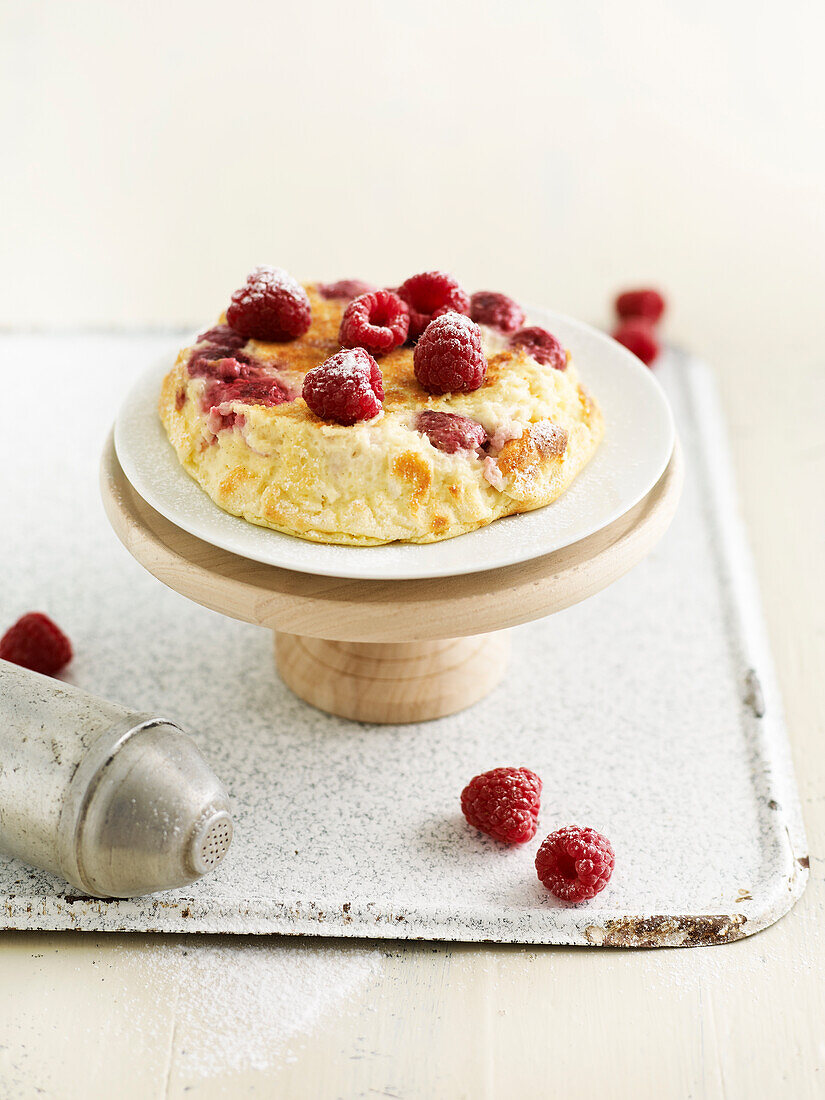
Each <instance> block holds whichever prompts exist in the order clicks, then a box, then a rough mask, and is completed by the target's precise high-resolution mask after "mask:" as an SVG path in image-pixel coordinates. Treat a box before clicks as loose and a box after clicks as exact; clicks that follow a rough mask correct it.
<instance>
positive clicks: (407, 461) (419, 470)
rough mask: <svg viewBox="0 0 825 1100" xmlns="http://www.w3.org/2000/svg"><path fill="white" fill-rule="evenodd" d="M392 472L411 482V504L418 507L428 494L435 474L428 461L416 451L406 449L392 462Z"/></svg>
mask: <svg viewBox="0 0 825 1100" xmlns="http://www.w3.org/2000/svg"><path fill="white" fill-rule="evenodd" d="M392 472H393V473H394V474H397V475H398V477H400V478H401V479H402V480H403V481H407V482H409V483H410V486H411V488H412V492H411V494H410V504H411V505H412V506H413V508H417V507H418V506H419V504H421V502H422V501H423V500H424V498H425V497H426V496H427V493H428V491H429V489H430V486H431V484H432V480H433V476H432V473H431V471H430V467H429V466H428V465H427V463H426V462H425V461H424V460H423V459H422V458H421V457H420V456H419V455H417V454H416V453H415V452H414V451H405V452H404V453H403V454H401V455H399V456H398V458H396V460H395V462H393V464H392Z"/></svg>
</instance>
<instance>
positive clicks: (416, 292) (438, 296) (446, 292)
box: [398, 271, 470, 340]
mask: <svg viewBox="0 0 825 1100" xmlns="http://www.w3.org/2000/svg"><path fill="white" fill-rule="evenodd" d="M398 296H399V297H400V298H403V299H404V301H405V302H406V303H407V305H408V306H409V307H410V339H411V340H417V339H418V337H419V336H420V335H421V333H422V332H423V331H424V329H425V328H426V327H427V325H428V324H429V323H430V321H432V320H433V318H434V317H440V316H441V314H442V313H447V312H448V311H449V310H455V312H456V313H469V312H470V298H469V296H468V295H467V293H466V291H464V290H462V289H461V287H460V286H459V285H458V283H457V282H456V281H455V279H454V278H453V277H452V275H447V274H445V273H444V272H443V271H425V272H423V273H422V274H421V275H413V276H412V277H411V278H409V279H407V280H406V282H403V283H402V284H401V286H400V287H399V288H398Z"/></svg>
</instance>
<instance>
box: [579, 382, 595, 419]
mask: <svg viewBox="0 0 825 1100" xmlns="http://www.w3.org/2000/svg"><path fill="white" fill-rule="evenodd" d="M576 389H577V390H578V391H579V404H580V405H581V408H582V414H583V416H584V421H585V423H586V424H589V423H590V418H591V417H592V415H593V408H594V405H593V398H592V397H591V396H590V394H589V393H588V392H587V390H586V389H585V388H584V386H583V385H582V384H581V382H579V384H578V386H577V387H576Z"/></svg>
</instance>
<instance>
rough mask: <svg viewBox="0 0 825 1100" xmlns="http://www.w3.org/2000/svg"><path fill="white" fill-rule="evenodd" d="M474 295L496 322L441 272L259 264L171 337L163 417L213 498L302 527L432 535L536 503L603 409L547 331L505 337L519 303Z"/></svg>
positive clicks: (264, 521) (566, 468)
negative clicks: (311, 275)
mask: <svg viewBox="0 0 825 1100" xmlns="http://www.w3.org/2000/svg"><path fill="white" fill-rule="evenodd" d="M273 272H277V274H272V273H273ZM296 287H297V290H296ZM485 294H487V292H485ZM502 297H503V296H502ZM482 304H483V301H482ZM487 307H488V308H489V309H491V310H492V312H488V313H486V314H485V316H487V318H488V320H490V321H493V322H495V323H489V324H488V323H486V322H484V321H479V322H476V321H474V320H472V319H471V318H470V317H469V316H467V314H468V313H469V311H470V308H471V306H470V298H469V296H468V295H467V294H466V293H465V292H464V291H463V290H462V289H461V287H460V286H459V284H458V283H457V282H456V280H455V279H453V278H452V277H451V276H449V275H446V274H444V273H443V272H425V273H424V274H422V275H415V276H413V277H412V278H411V279H407V280H406V281H405V282H402V283H401V285H400V286H399V288H398V290H397V291H387V290H383V291H373V290H372V289H371V288H369V287H367V286H365V284H363V283H361V282H357V281H355V280H345V281H344V282H343V283H339V284H324V285H321V284H312V283H310V284H307V285H305V286H300V284H298V283H295V281H294V280H293V279H292V278H291V277H290V276H288V275H286V274H285V273H284V272H278V269H275V268H264V269H258V270H257V271H255V272H253V273H252V275H251V276H250V279H249V280H248V281H247V283H246V285H245V287H244V288H242V290H240V291H238V292H236V294H235V295H233V298H232V301H231V302H230V303H229V308H228V309H227V312H226V314H225V315H223V316H221V317H219V318H218V319H217V321H216V322H215V323H214V324H213V325H212V326H211V327H209V328H206V329H205V330H204V331H203V332H202V333H201V335H200V336H199V337H197V339H196V340H195V341H194V342H193V343H191V344H190V345H189V346H187V347H185V348H183V349H182V350H181V352H180V354H179V355H178V358H177V362H176V363H175V364H174V366H172V367H171V369H170V370H169V372H168V374H167V376H166V378H165V379H164V382H163V387H162V393H161V397H160V406H159V408H160V415H161V419H162V422H163V424H164V427H165V429H166V432H167V435H168V437H169V440H170V442H171V443H172V446H173V447H174V449H175V451H176V453H177V455H178V458H179V460H180V462H181V465H182V466H183V468H184V469H185V470H186V471H187V473H189V474H190V475H191V476H192V477H193V478H194V479H195V480H196V481H197V483H198V484H199V485H200V486H201V487H202V488H203V489H204V491H205V492H207V493H208V494H209V496H210V497H211V498H212V500H214V501H215V503H216V504H217V505H219V506H220V507H221V508H223V509H224V510H225V511H227V512H231V513H232V514H233V515H236V516H241V517H243V518H244V519H246V520H248V521H249V522H251V523H256V524H259V525H260V526H263V527H269V528H272V529H273V530H276V531H283V532H286V533H288V534H292V535H297V536H299V537H301V538H306V539H312V540H315V541H318V542H329V543H340V544H344V545H355V546H359V545H360V546H372V545H378V544H380V543H386V542H393V541H396V540H398V541H405V542H421V543H426V542H436V541H440V540H441V539H447V538H453V537H454V536H456V535H461V534H463V533H465V532H467V531H472V530H474V529H475V528H477V527H483V526H484V525H486V524H489V523H492V522H493V521H495V520H496V519H498V518H500V517H502V516H507V515H511V514H513V513H515V512H526V511H530V510H532V509H534V508H541V507H543V506H544V505H546V504H549V503H550V502H551V501H553V500H555V499H556V497H558V496H559V495H560V494H561V493H563V492H564V491H565V489H566V488H567V487H568V486H569V485H570V484H571V482H572V481H573V479H574V478H575V477H576V475H577V474H578V473H579V471H580V470H581V469H582V468H583V467H584V466H585V465H586V464H587V463H588V462H589V460H590V458H591V457H592V455H593V453H594V452H595V450H596V448H597V446H598V444H599V440H600V438H601V435H602V431H603V426H602V417H601V413H600V411H599V408H598V405H597V404H596V402H595V401H594V400H593V399H592V398H591V397H590V396H589V394H588V393H587V392H586V390H585V389H584V387H583V386H582V385H581V383H580V381H579V378H578V375H577V372H576V367H575V365H574V364H573V363H572V362H569V363H568V356H567V354H566V353H565V351H564V348H562V346H561V344H560V343H559V342H558V340H556V338H555V337H553V336H552V335H551V334H550V333H547V332H545V330H543V329H535V328H526V329H525V328H522V329H520V330H519V329H517V330H516V331H515V333H511V334H508V333H507V332H506V326H507V325H508V324H512V323H514V319H515V318H516V316H517V315H518V307H517V306H516V307H515V311H514V310H513V309H512V308H511V307H510V306H507V307H506V310H505V312H504V313H502V312H501V309H503V308H504V307H503V305H502V302H501V301H499V300H498V298H497V299H496V301H495V302H493V303H490V302H489V301H488V302H487ZM479 308H480V307H479ZM406 315H408V316H409V328H408V330H407V341H410V340H413V341H414V340H416V339H417V340H418V343H417V344H416V345H415V346H414V347H413V346H411V344H410V343H409V342H407V343H404V342H403V341H404V336H403V329H404V321H405V319H406ZM479 316H480V315H479ZM508 318H510V319H509V320H508ZM519 320H520V318H519ZM413 322H415V324H413ZM305 326H306V327H305ZM425 330H426V331H425ZM525 334H527V335H525ZM531 334H532V335H531ZM419 337H420V339H419ZM342 344H345V345H347V344H351V345H353V346H351V347H346V346H345V347H343V348H342ZM374 356H380V368H379V366H378V364H377V363H376V362H375V359H374ZM548 359H549V366H551V367H552V366H556V367H559V368H561V369H548ZM565 368H566V369H565Z"/></svg>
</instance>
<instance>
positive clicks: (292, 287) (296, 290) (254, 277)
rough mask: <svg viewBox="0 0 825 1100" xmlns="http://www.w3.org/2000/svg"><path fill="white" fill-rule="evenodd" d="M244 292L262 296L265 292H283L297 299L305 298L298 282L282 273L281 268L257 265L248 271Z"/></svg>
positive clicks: (286, 272) (285, 272)
mask: <svg viewBox="0 0 825 1100" xmlns="http://www.w3.org/2000/svg"><path fill="white" fill-rule="evenodd" d="M244 289H245V292H246V293H247V294H248V293H249V292H250V291H251V292H252V293H253V294H257V293H260V294H264V293H265V292H266V291H267V290H285V291H288V292H289V293H290V294H296V295H297V296H298V297H305V295H306V292H305V290H304V288H303V287H302V286H301V284H300V283H299V282H298V280H297V279H296V278H295V277H294V276H293V275H290V274H289V272H288V271H284V269H283V268H282V267H268V266H267V265H266V264H259V265H258V266H257V267H255V268H253V269H252V271H250V273H249V276H248V278H247V280H246V287H245V288H244Z"/></svg>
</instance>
